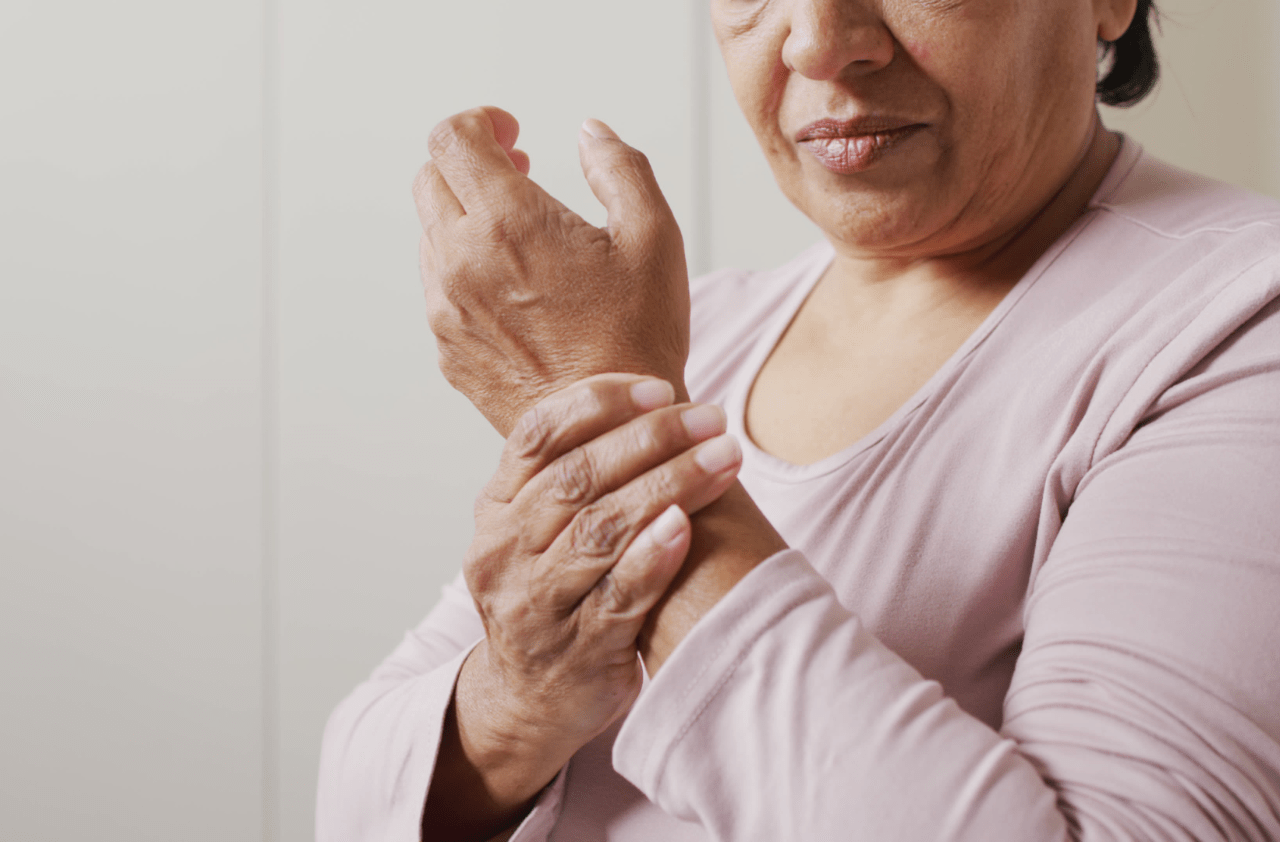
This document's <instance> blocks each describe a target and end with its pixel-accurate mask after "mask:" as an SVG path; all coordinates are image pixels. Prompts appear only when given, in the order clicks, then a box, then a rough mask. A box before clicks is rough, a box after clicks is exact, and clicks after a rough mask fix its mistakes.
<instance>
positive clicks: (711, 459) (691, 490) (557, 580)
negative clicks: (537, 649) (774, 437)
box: [531, 434, 742, 614]
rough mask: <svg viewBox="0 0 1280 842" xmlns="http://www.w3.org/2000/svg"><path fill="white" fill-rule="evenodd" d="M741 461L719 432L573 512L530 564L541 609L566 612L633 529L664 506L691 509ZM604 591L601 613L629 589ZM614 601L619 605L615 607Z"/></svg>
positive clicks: (624, 598)
mask: <svg viewBox="0 0 1280 842" xmlns="http://www.w3.org/2000/svg"><path fill="white" fill-rule="evenodd" d="M741 466H742V451H741V449H740V448H739V447H738V443H737V441H736V440H735V439H734V438H733V436H731V435H727V434H726V435H721V436H717V437H716V438H713V439H711V440H709V441H706V442H703V443H702V444H700V445H698V446H697V447H695V448H692V449H691V450H687V451H685V452H684V453H681V454H680V455H679V456H677V457H675V458H674V459H671V460H669V461H667V462H665V463H663V464H662V465H660V466H658V467H657V468H654V469H653V470H650V471H647V472H646V473H644V474H642V475H641V476H640V477H638V478H636V479H634V480H632V481H631V482H629V483H627V484H626V485H624V486H623V487H622V488H620V489H618V490H617V491H615V492H613V493H611V494H607V495H605V496H604V497H601V498H600V499H599V500H597V501H596V502H595V503H592V504H591V505H589V506H586V507H585V508H583V509H581V510H580V511H579V512H578V514H577V515H575V516H574V518H573V520H572V521H571V522H570V524H569V526H568V527H567V528H566V529H565V530H564V531H563V532H561V533H560V535H559V536H558V537H557V538H556V539H555V541H553V542H552V544H551V546H550V547H549V548H548V549H547V551H546V552H545V553H543V554H542V555H541V556H540V557H539V558H538V560H537V561H536V562H535V564H534V570H533V571H532V573H531V576H532V580H533V582H534V585H535V587H534V594H535V595H536V597H537V599H538V600H539V602H540V603H541V604H542V606H543V607H545V608H547V609H549V610H552V611H559V612H561V613H565V614H567V613H570V612H572V611H573V610H574V608H575V607H576V606H577V605H578V603H579V602H580V601H581V600H582V599H583V598H584V597H586V596H587V595H588V594H589V593H591V592H592V590H593V589H595V588H596V586H597V583H599V582H600V581H601V580H602V579H603V578H604V577H605V574H607V573H609V572H610V571H611V570H612V569H613V567H614V565H615V564H616V563H617V561H618V559H619V558H620V557H621V555H622V553H623V552H624V551H625V549H626V548H627V547H628V546H629V545H630V544H631V542H632V541H633V540H635V538H636V535H638V534H639V532H640V530H641V529H643V528H644V527H645V526H646V525H648V524H649V523H650V522H651V521H652V520H653V519H654V518H656V517H657V516H658V515H659V514H660V513H662V512H663V511H664V510H665V509H666V508H667V507H668V506H670V505H671V504H673V503H674V504H675V505H678V506H679V507H680V508H681V509H682V510H684V511H685V512H689V513H693V512H696V511H698V510H699V509H701V508H702V507H704V506H706V505H707V504H709V503H711V502H712V501H713V500H715V499H717V498H718V497H720V495H722V494H724V492H725V491H726V490H728V488H729V487H730V486H731V485H732V484H733V481H734V479H735V478H736V477H737V475H738V469H739V468H740V467H741ZM617 584H618V583H617V581H616V579H615V580H614V582H613V583H612V585H613V586H612V587H611V588H610V589H609V590H610V593H611V594H612V595H611V596H610V598H609V603H608V605H607V606H606V607H607V608H608V609H609V610H611V611H614V612H617V611H625V610H629V609H628V608H627V606H629V605H630V602H629V601H628V600H629V599H635V598H637V594H635V593H631V592H622V591H618V590H617V587H616V586H617ZM619 606H621V607H619Z"/></svg>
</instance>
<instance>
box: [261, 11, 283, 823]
mask: <svg viewBox="0 0 1280 842" xmlns="http://www.w3.org/2000/svg"><path fill="white" fill-rule="evenodd" d="M261 60H262V115H261V120H262V162H261V167H262V185H261V198H262V270H261V271H262V302H261V306H262V323H261V324H262V335H261V337H260V340H261V359H262V379H261V389H262V392H261V396H260V400H261V406H262V418H261V425H262V427H261V435H262V441H261V452H262V482H261V495H262V539H261V540H262V594H261V600H262V616H261V623H262V649H261V658H262V676H261V680H262V698H261V704H262V758H261V760H262V769H261V775H262V842H275V840H276V839H277V837H278V835H279V818H280V762H279V684H278V682H279V680H280V679H279V672H280V671H279V650H280V646H279V626H278V624H279V618H278V607H279V572H280V565H279V521H278V518H279V507H278V494H279V473H278V465H279V429H280V418H279V399H280V398H279V393H280V390H279V381H280V376H279V371H280V365H279V322H280V319H279V273H278V267H279V229H278V216H279V196H278V185H279V161H278V156H277V148H278V142H279V132H278V125H279V123H278V121H279V100H280V90H279V88H280V79H279V8H278V0H262V56H261Z"/></svg>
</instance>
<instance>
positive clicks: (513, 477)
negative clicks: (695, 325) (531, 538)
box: [481, 374, 675, 503]
mask: <svg viewBox="0 0 1280 842" xmlns="http://www.w3.org/2000/svg"><path fill="white" fill-rule="evenodd" d="M674 400H675V390H674V389H673V388H672V386H671V384H670V383H667V382H665V381H663V380H657V379H655V378H652V377H642V376H639V375H634V374H600V375H596V376H594V377H588V378H586V379H585V380H580V381H578V382H577V383H574V384H573V385H571V386H568V387H566V388H564V389H561V390H560V391H558V392H553V393H552V394H551V395H549V396H547V397H546V398H544V399H543V400H541V401H539V402H538V404H537V405H536V406H534V407H533V409H531V410H529V411H528V412H526V413H525V414H524V415H523V416H521V418H520V420H519V421H517V422H516V425H515V427H514V428H513V429H512V430H511V434H510V435H509V436H508V437H507V443H506V445H505V446H504V447H503V449H502V457H501V459H500V460H499V462H498V470H497V471H496V472H495V473H494V476H493V478H492V479H491V480H490V481H489V483H488V485H486V486H485V489H484V491H483V492H481V499H482V500H489V501H493V502H497V503H510V502H511V501H512V500H514V499H515V497H516V495H517V494H519V492H520V489H522V488H524V486H525V485H526V484H527V483H528V482H529V480H530V479H532V478H533V477H534V476H535V475H537V474H538V472H539V471H541V470H542V469H543V468H545V467H546V466H547V465H549V464H551V463H552V462H553V461H555V460H556V459H557V458H559V457H560V456H562V455H563V454H565V453H568V452H569V451H571V450H573V449H574V448H575V447H578V446H579V445H581V444H583V443H584V442H587V441H590V440H591V439H594V438H596V437H597V436H599V435H601V434H603V433H606V432H608V431H609V430H612V429H614V428H615V427H618V426H620V425H622V424H625V423H626V422H627V421H630V420H631V419H633V418H636V417H637V416H639V415H642V414H643V413H646V412H650V411H652V410H655V409H659V408H661V407H664V406H669V405H670V404H671V403H672V401H674Z"/></svg>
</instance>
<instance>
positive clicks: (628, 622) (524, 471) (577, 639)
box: [423, 374, 741, 839]
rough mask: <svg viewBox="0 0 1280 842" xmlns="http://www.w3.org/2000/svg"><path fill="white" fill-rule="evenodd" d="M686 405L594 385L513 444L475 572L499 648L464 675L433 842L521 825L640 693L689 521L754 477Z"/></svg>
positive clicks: (550, 401)
mask: <svg viewBox="0 0 1280 842" xmlns="http://www.w3.org/2000/svg"><path fill="white" fill-rule="evenodd" d="M673 399H674V390H673V389H672V387H671V386H670V385H669V384H667V383H664V382H662V381H659V380H654V379H652V378H644V377H639V376H636V375H626V374H606V375H598V376H596V377H591V378H587V379H586V380H583V381H580V382H578V383H575V384H573V385H572V386H569V387H568V388H566V389H563V390H561V391H559V392H556V393H554V394H553V395H551V396H549V397H547V398H546V399H544V400H543V401H541V402H540V403H539V404H538V405H537V406H535V407H534V408H533V409H532V410H530V411H529V412H528V413H527V414H526V415H525V416H524V417H523V418H522V419H521V421H520V422H519V423H518V424H517V425H516V427H515V429H514V430H513V431H512V433H511V436H510V437H509V438H508V440H507V444H506V446H505V448H504V449H503V453H502V459H501V461H500V464H499V467H498V471H497V473H496V474H495V476H494V477H493V479H492V480H491V481H490V482H489V484H488V485H487V486H486V487H485V490H484V491H483V492H482V493H481V495H480V498H479V499H478V501H477V503H476V536H475V539H474V541H473V543H472V546H471V549H470V550H469V551H468V554H467V559H466V564H465V574H466V578H467V584H468V586H469V588H470V590H471V593H472V596H473V597H474V599H475V601H476V606H477V609H478V610H479V612H480V615H481V618H482V619H483V621H484V625H485V639H484V641H482V642H481V643H480V644H479V645H478V646H477V647H476V649H474V650H473V651H472V653H471V655H470V657H469V658H468V659H467V661H466V663H465V664H464V665H463V668H462V672H461V674H460V675H459V678H458V685H457V689H456V691H455V696H454V706H453V708H452V709H451V715H450V717H449V719H448V721H446V725H445V734H444V737H443V739H442V744H441V749H440V754H439V757H438V759H437V763H436V772H435V775H434V777H433V780H432V784H431V791H430V793H429V794H428V798H427V804H426V809H425V811H424V814H423V828H424V831H425V834H424V838H433V839H437V838H438V839H449V838H457V839H463V838H477V839H484V838H488V836H490V835H492V834H493V833H495V832H497V831H499V830H501V829H502V828H504V827H506V826H508V825H510V824H512V823H513V822H514V821H515V820H517V819H518V818H519V816H520V815H521V814H522V813H523V812H524V811H525V810H526V809H527V807H528V805H529V804H530V803H531V802H532V800H533V799H534V798H535V797H536V796H537V794H538V792H539V791H540V790H541V789H542V788H543V787H545V786H546V785H547V784H548V783H549V782H550V781H551V780H552V779H553V778H554V777H555V775H556V774H557V772H558V771H559V770H560V768H561V767H563V766H564V764H565V763H567V762H568V760H569V758H570V757H571V756H572V755H573V754H574V753H575V752H576V751H577V750H578V749H579V748H581V747H582V746H583V745H585V744H586V743H588V742H589V741H590V740H591V739H593V738H594V737H596V736H597V735H598V734H600V733H601V732H603V731H604V730H605V729H606V728H607V727H608V726H609V725H610V724H611V723H612V722H614V721H615V720H616V719H618V718H619V717H620V716H622V715H623V714H624V713H625V712H626V711H627V710H628V709H629V707H630V706H631V703H632V702H633V701H634V700H635V697H636V695H637V694H638V693H639V691H640V687H641V684H642V682H643V666H642V664H641V663H640V660H639V656H638V654H637V650H636V637H637V635H638V634H639V633H640V629H641V627H642V625H643V624H644V621H645V618H646V616H647V614H648V612H649V610H650V609H651V608H652V607H653V606H654V605H655V604H656V603H657V602H658V600H659V599H660V598H661V597H662V595H663V594H664V593H665V592H666V589H667V586H668V585H669V584H670V583H671V581H672V579H673V578H674V577H675V575H676V573H677V572H678V571H679V569H680V565H681V563H682V562H683V560H684V557H685V553H686V552H687V551H688V548H689V541H690V535H691V533H690V526H689V521H688V517H687V514H688V513H691V512H694V511H697V510H698V509H700V508H702V507H703V506H706V505H707V504H708V503H710V502H712V501H713V500H715V499H717V498H718V497H719V496H720V495H721V494H723V493H724V492H725V491H726V490H727V489H728V488H729V487H730V485H732V484H733V481H734V479H735V478H736V476H737V472H738V468H739V466H740V464H741V451H740V450H739V448H738V446H737V443H736V442H735V441H734V440H733V439H732V438H731V437H730V436H728V435H724V434H723V433H724V426H725V424H724V415H723V413H722V412H721V411H720V410H719V408H718V407H714V406H710V405H701V406H699V405H689V404H685V405H682V406H672V405H671V402H672V400H673Z"/></svg>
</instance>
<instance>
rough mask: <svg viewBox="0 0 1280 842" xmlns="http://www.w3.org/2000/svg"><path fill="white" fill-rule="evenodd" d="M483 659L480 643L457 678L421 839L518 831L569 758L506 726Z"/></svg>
mask: <svg viewBox="0 0 1280 842" xmlns="http://www.w3.org/2000/svg"><path fill="white" fill-rule="evenodd" d="M484 658H485V644H483V643H482V644H481V645H480V646H478V647H477V648H476V650H475V651H473V652H472V654H471V657H470V658H469V659H468V661H467V663H466V664H465V665H464V666H463V668H462V671H461V673H460V674H459V676H458V684H457V687H456V689H455V692H454V697H453V701H452V703H451V704H450V706H449V710H448V713H447V714H446V716H445V721H444V730H443V733H442V734H441V738H440V751H439V754H438V755H437V757H436V763H435V773H434V774H433V775H432V779H431V787H430V789H429V790H428V792H427V798H426V804H425V806H424V809H423V814H422V830H423V838H429V839H438V840H442V842H443V840H457V841H458V842H464V840H465V842H470V841H471V840H476V842H483V840H488V839H491V838H492V837H494V836H495V835H497V834H501V833H502V832H503V831H504V830H507V829H510V828H513V827H515V826H516V825H517V824H519V822H520V821H521V819H523V818H524V816H525V815H527V814H528V812H529V810H530V809H531V808H532V806H533V804H534V802H535V801H536V800H537V798H538V795H539V793H540V792H541V791H542V790H543V789H544V788H545V787H546V786H547V784H549V783H551V781H552V780H554V779H555V776H556V774H557V773H558V772H559V770H560V769H561V767H563V766H564V764H565V763H567V762H568V759H569V757H570V756H571V755H572V751H571V750H568V749H566V750H557V748H556V747H555V746H552V745H548V744H544V743H539V741H538V740H537V739H536V738H535V735H534V733H533V732H532V730H531V729H530V728H529V727H528V726H527V725H526V726H521V725H517V724H515V723H510V722H506V720H510V719H511V717H510V716H509V715H508V714H506V713H505V712H504V711H503V710H502V709H501V707H500V701H501V700H503V699H505V698H507V694H506V693H504V692H503V691H502V690H501V688H498V687H494V686H493V682H492V680H491V678H490V673H489V672H488V671H487V670H485V669H484V667H483V660H484ZM504 723H505V724H504ZM507 733H510V734H512V735H513V736H510V737H507V736H504V735H505V734H507ZM517 733H519V734H521V735H520V736H514V735H515V734H517Z"/></svg>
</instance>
